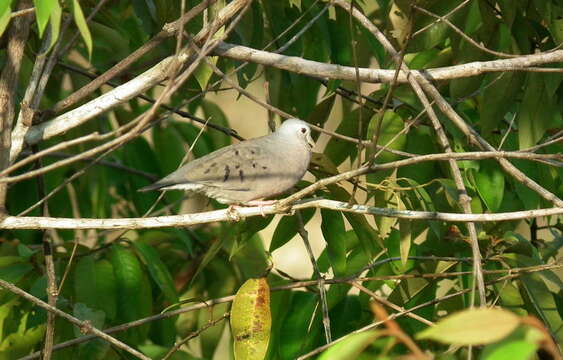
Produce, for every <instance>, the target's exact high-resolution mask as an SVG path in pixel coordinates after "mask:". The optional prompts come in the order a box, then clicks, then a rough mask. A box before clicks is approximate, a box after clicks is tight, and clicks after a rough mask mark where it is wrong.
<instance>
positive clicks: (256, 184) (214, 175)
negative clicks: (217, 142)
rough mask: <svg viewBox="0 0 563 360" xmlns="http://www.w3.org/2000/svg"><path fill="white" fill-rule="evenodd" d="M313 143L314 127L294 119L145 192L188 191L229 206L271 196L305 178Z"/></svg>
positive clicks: (182, 169) (202, 160)
mask: <svg viewBox="0 0 563 360" xmlns="http://www.w3.org/2000/svg"><path fill="white" fill-rule="evenodd" d="M313 145H314V142H313V139H312V138H311V129H310V128H309V125H308V124H307V123H306V122H303V121H301V120H297V119H289V120H286V121H284V122H283V123H282V125H281V126H280V127H279V129H278V130H277V131H276V132H274V133H272V134H269V135H266V136H262V137H258V138H254V139H250V140H247V141H243V142H240V143H238V144H234V145H230V146H227V147H224V148H222V149H219V150H217V151H214V152H212V153H210V154H207V155H205V156H203V157H201V158H199V159H196V160H193V161H191V162H189V163H187V164H186V165H184V166H182V167H180V168H179V169H178V170H176V171H174V172H173V173H171V174H170V175H168V176H166V177H164V178H162V179H161V180H159V181H157V182H156V183H154V184H152V185H149V186H146V187H144V188H142V189H139V191H149V190H172V189H178V190H186V191H192V192H197V193H201V194H204V195H205V196H207V197H210V198H213V199H216V200H217V201H218V202H220V203H223V204H244V203H249V202H251V201H254V200H262V199H266V198H271V197H272V196H275V195H278V194H281V193H283V192H285V191H287V190H289V189H290V188H291V187H292V186H293V185H295V184H296V183H297V182H298V181H299V180H301V178H302V177H303V175H305V172H306V171H307V167H308V166H309V161H310V160H311V149H312V147H313Z"/></svg>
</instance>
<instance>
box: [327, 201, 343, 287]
mask: <svg viewBox="0 0 563 360" xmlns="http://www.w3.org/2000/svg"><path fill="white" fill-rule="evenodd" d="M321 218H322V222H321V230H322V232H323V237H324V239H325V241H326V246H327V254H328V258H329V259H330V263H331V264H332V269H333V271H334V273H335V274H336V275H337V276H342V275H344V274H345V273H346V229H345V227H344V219H343V217H342V214H341V213H340V212H339V211H332V210H326V209H321Z"/></svg>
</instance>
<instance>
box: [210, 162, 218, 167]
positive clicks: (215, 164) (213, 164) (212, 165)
mask: <svg viewBox="0 0 563 360" xmlns="http://www.w3.org/2000/svg"><path fill="white" fill-rule="evenodd" d="M214 166H217V163H212V164H211V165H209V167H214Z"/></svg>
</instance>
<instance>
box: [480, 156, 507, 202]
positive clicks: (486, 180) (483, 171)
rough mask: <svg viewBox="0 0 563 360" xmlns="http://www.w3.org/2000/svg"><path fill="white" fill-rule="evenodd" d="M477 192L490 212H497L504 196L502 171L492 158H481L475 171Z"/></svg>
mask: <svg viewBox="0 0 563 360" xmlns="http://www.w3.org/2000/svg"><path fill="white" fill-rule="evenodd" d="M475 183H476V187H477V192H478V193H479V195H480V196H481V198H482V199H483V201H484V202H485V204H486V205H487V208H488V209H489V211H491V212H493V213H494V212H497V211H498V209H499V208H500V205H501V203H502V198H503V196H504V173H503V172H502V171H501V170H500V168H499V165H498V163H497V162H496V161H494V160H483V161H482V162H481V166H480V167H479V171H478V172H477V173H475Z"/></svg>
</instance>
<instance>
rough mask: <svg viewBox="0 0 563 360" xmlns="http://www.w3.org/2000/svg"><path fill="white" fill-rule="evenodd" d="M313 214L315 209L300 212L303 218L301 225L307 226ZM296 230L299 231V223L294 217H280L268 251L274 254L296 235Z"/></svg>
mask: <svg viewBox="0 0 563 360" xmlns="http://www.w3.org/2000/svg"><path fill="white" fill-rule="evenodd" d="M314 213H315V209H305V210H302V211H301V216H302V217H303V224H307V223H308V222H309V220H311V218H312V217H313V214H314ZM297 229H299V222H298V221H297V217H296V215H293V216H284V217H282V219H281V220H280V222H279V223H278V225H277V226H276V230H275V231H274V235H273V236H272V242H271V243H270V250H269V251H270V252H274V251H275V250H276V249H278V248H280V247H282V246H283V245H285V243H287V242H288V241H289V240H291V239H292V238H293V237H294V236H295V235H296V234H297Z"/></svg>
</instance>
